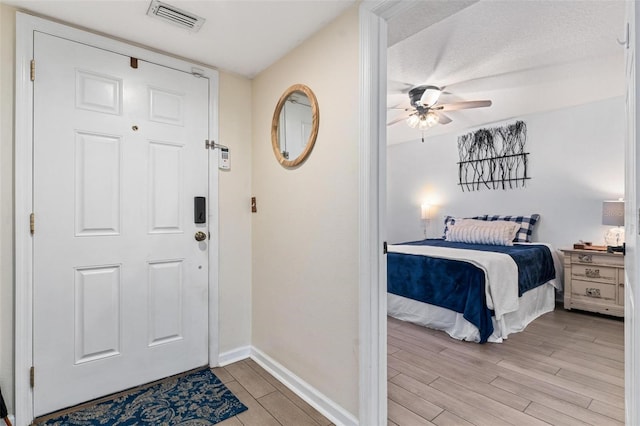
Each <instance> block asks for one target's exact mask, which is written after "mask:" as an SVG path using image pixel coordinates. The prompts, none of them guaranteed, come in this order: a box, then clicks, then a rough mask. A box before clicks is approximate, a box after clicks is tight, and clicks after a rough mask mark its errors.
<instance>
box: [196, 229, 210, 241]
mask: <svg viewBox="0 0 640 426" xmlns="http://www.w3.org/2000/svg"><path fill="white" fill-rule="evenodd" d="M195 239H196V241H204V240H206V239H207V234H205V233H204V232H202V231H198V232H196V235H195Z"/></svg>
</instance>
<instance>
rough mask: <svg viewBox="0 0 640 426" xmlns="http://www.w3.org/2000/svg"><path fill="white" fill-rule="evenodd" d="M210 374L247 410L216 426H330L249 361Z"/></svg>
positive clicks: (221, 368) (239, 362)
mask: <svg viewBox="0 0 640 426" xmlns="http://www.w3.org/2000/svg"><path fill="white" fill-rule="evenodd" d="M212 371H213V374H215V375H216V376H217V377H218V378H219V379H220V380H221V381H222V383H224V384H225V385H226V386H227V387H228V388H229V390H231V392H233V394H234V395H235V396H236V397H238V399H239V400H240V401H241V402H242V403H243V404H244V405H246V406H247V407H248V408H249V409H248V410H247V411H245V412H243V413H240V414H238V415H237V416H235V417H232V418H230V419H227V420H225V421H224V422H221V423H218V425H219V426H239V425H244V426H271V425H274V426H278V425H284V426H318V425H322V426H329V425H333V424H332V423H331V422H330V421H329V420H327V419H326V418H325V417H324V416H323V415H322V414H320V413H319V412H318V411H316V410H315V409H314V408H313V407H311V406H310V405H309V404H307V403H306V402H304V401H303V400H302V399H300V398H299V397H298V396H296V395H295V394H294V393H293V392H291V391H290V390H289V389H288V388H287V387H286V386H284V385H283V384H282V383H280V382H279V381H278V380H276V379H275V378H274V377H273V376H272V375H270V374H269V373H268V372H267V371H266V370H264V369H263V368H262V367H260V366H259V365H258V364H256V362H255V361H253V360H251V359H246V360H243V361H238V362H235V363H233V364H230V365H227V366H226V367H219V368H214V369H213V370H212Z"/></svg>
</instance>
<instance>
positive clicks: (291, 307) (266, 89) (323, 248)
mask: <svg viewBox="0 0 640 426" xmlns="http://www.w3.org/2000/svg"><path fill="white" fill-rule="evenodd" d="M358 31H359V28H358V13H357V8H356V7H353V8H351V9H350V10H349V11H348V12H346V13H345V14H343V15H342V16H341V17H339V18H337V19H336V20H335V21H333V22H332V23H330V24H329V25H328V26H327V27H325V28H324V29H322V30H321V31H319V32H318V33H316V34H315V35H314V36H313V37H311V38H310V39H308V40H306V41H305V42H304V43H302V45H300V46H299V47H297V48H296V49H294V50H293V51H291V52H290V53H288V54H287V55H286V56H285V57H283V58H282V59H280V60H279V61H278V62H277V63H275V64H274V65H273V66H271V67H270V68H268V69H267V70H265V71H264V72H262V73H261V74H260V75H258V76H257V77H256V78H255V80H254V82H253V132H254V133H253V176H252V178H253V195H255V196H256V197H257V209H258V211H257V213H256V214H254V215H253V294H252V306H253V308H252V309H253V318H252V343H253V346H254V347H255V348H257V349H258V350H260V351H262V352H264V353H265V354H266V355H268V356H269V357H271V358H272V359H274V360H275V361H277V362H278V363H280V364H282V365H283V366H284V367H285V368H287V369H288V370H290V371H291V372H293V373H294V374H295V375H297V376H298V377H300V378H301V379H302V380H304V381H306V382H307V383H308V384H310V385H311V386H313V387H314V388H315V389H317V390H318V391H319V392H321V393H322V394H324V395H325V396H327V397H328V398H330V399H331V400H332V401H334V402H335V403H336V404H338V405H340V406H341V407H342V408H344V409H345V410H347V411H349V412H350V413H352V414H353V415H354V416H356V417H357V413H358V261H357V259H358V86H359V84H358V81H359V77H358V52H359V44H358V40H359V39H358ZM296 83H302V84H306V85H308V86H309V87H310V88H311V90H312V91H313V92H314V93H315V95H316V97H317V99H318V104H319V109H320V128H319V132H318V138H317V141H316V144H315V147H314V149H313V151H312V152H311V155H310V157H309V158H308V159H307V161H306V162H305V163H303V164H302V165H301V166H300V167H298V168H296V169H285V168H283V167H282V166H280V164H279V163H278V162H277V161H276V159H275V156H274V153H273V151H272V148H271V139H270V134H271V132H270V127H271V119H272V115H273V110H274V108H275V106H276V104H277V101H278V99H279V97H280V95H281V94H282V93H283V92H284V91H285V89H287V88H288V87H289V86H291V85H293V84H296Z"/></svg>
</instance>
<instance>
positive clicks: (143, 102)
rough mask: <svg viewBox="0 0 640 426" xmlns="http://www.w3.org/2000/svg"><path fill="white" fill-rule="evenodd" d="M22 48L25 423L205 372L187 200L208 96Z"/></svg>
mask: <svg viewBox="0 0 640 426" xmlns="http://www.w3.org/2000/svg"><path fill="white" fill-rule="evenodd" d="M34 40H35V46H34V52H35V54H34V55H35V61H36V64H37V77H36V80H35V82H34V129H33V134H34V142H33V143H34V147H33V150H34V159H33V170H34V176H33V185H34V188H33V194H34V196H33V205H34V213H35V224H36V229H35V233H34V236H33V247H34V248H33V251H34V253H33V259H34V268H33V282H34V286H33V292H34V294H33V306H34V319H33V321H34V322H33V333H34V354H33V359H34V366H35V373H36V374H35V376H36V380H35V387H34V414H35V415H36V416H38V415H42V414H45V413H49V412H52V411H55V410H58V409H60V408H64V407H67V406H71V405H74V404H77V403H80V402H83V401H87V400H90V399H93V398H96V397H99V396H102V395H106V394H109V393H113V392H116V391H119V390H123V389H127V388H130V387H132V386H136V385H139V384H142V383H146V382H149V381H153V380H156V379H159V378H162V377H165V376H168V375H172V374H175V373H179V372H182V371H186V370H189V369H191V368H195V367H198V366H202V365H205V364H207V361H208V328H207V324H208V253H207V251H208V240H207V239H205V240H204V241H201V242H198V241H196V239H195V238H194V236H195V234H196V232H198V231H201V232H203V233H204V234H205V235H208V229H207V224H206V223H201V224H196V223H194V222H195V220H194V213H195V212H194V197H197V196H200V197H205V196H206V195H207V191H208V155H207V151H206V150H205V149H204V140H205V139H207V138H208V137H207V136H208V135H207V129H208V96H209V94H208V81H207V80H206V79H204V78H198V77H195V76H193V75H191V74H188V73H184V72H181V71H176V70H173V69H169V68H166V67H162V66H159V65H155V64H152V63H149V62H144V61H138V63H137V68H134V66H135V64H133V63H132V61H131V60H130V58H129V57H126V56H123V55H120V54H116V53H113V52H109V51H106V50H102V49H98V48H94V47H90V46H87V45H84V44H81V43H77V42H73V41H69V40H65V39H62V38H58V37H54V36H50V35H46V34H42V33H36V34H35V36H34ZM204 217H205V218H206V217H207V215H206V214H205V215H204Z"/></svg>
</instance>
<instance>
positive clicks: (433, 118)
mask: <svg viewBox="0 0 640 426" xmlns="http://www.w3.org/2000/svg"><path fill="white" fill-rule="evenodd" d="M424 120H425V121H426V122H427V125H428V126H429V127H432V126H435V125H436V124H438V121H440V117H438V114H436V113H435V112H433V111H429V112H428V113H427V114H426V115H425V117H424Z"/></svg>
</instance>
